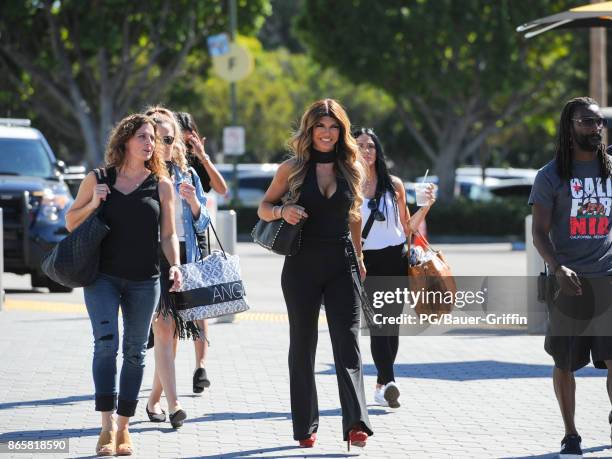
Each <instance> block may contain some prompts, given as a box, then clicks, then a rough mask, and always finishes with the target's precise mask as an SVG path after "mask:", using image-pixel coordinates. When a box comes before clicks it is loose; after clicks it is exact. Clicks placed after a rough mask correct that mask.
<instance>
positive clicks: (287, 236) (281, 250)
mask: <svg viewBox="0 0 612 459" xmlns="http://www.w3.org/2000/svg"><path fill="white" fill-rule="evenodd" d="M304 222H305V219H302V220H300V221H299V222H298V223H296V224H295V225H292V224H291V223H287V222H286V221H285V219H283V218H280V219H278V220H272V221H271V222H267V221H265V220H261V219H260V220H259V221H258V222H257V224H256V225H255V227H254V228H253V231H251V236H252V237H253V241H255V242H256V243H257V244H259V245H260V246H262V247H263V248H265V249H268V250H270V251H272V252H274V253H276V254H278V255H285V256H288V257H290V256H293V255H296V254H297V253H298V252H299V251H300V246H301V244H302V226H304Z"/></svg>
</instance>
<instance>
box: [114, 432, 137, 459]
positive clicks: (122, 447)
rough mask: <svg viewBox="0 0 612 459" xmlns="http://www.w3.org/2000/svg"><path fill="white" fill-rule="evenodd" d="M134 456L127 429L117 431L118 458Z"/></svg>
mask: <svg viewBox="0 0 612 459" xmlns="http://www.w3.org/2000/svg"><path fill="white" fill-rule="evenodd" d="M132 454H134V447H133V446H132V439H131V438H130V432H128V430H127V429H124V430H118V431H117V456H131V455H132Z"/></svg>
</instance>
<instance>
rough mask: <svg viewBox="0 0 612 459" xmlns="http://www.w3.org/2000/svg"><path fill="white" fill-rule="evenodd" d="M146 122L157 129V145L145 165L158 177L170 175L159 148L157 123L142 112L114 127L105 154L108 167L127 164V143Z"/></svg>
mask: <svg viewBox="0 0 612 459" xmlns="http://www.w3.org/2000/svg"><path fill="white" fill-rule="evenodd" d="M146 123H148V124H150V125H151V126H153V130H154V131H155V145H154V147H153V154H152V155H151V159H149V160H147V161H145V167H146V168H147V169H149V170H150V171H151V172H152V173H153V174H155V175H156V176H157V177H167V176H168V171H167V170H166V166H165V164H164V161H163V159H162V157H161V152H160V150H159V147H160V145H161V142H160V140H159V135H158V133H157V125H156V124H155V121H153V120H152V119H151V118H149V117H148V116H146V115H143V114H142V113H136V114H133V115H129V116H127V117H125V118H123V119H122V120H121V121H119V122H118V123H117V125H116V126H115V127H114V128H113V130H112V132H111V134H110V137H109V139H108V144H107V146H106V152H105V154H104V162H105V163H106V167H115V168H116V169H120V168H121V167H122V166H123V165H124V164H125V161H126V150H125V145H126V144H127V142H128V141H129V140H130V139H131V138H132V137H134V135H136V131H138V129H140V128H141V127H142V126H143V125H144V124H146Z"/></svg>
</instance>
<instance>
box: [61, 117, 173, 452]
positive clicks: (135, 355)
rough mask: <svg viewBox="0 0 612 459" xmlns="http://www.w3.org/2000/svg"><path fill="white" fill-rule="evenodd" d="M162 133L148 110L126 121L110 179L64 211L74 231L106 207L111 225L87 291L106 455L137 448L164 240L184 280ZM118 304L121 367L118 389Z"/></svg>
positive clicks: (115, 142) (87, 184)
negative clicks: (134, 426)
mask: <svg viewBox="0 0 612 459" xmlns="http://www.w3.org/2000/svg"><path fill="white" fill-rule="evenodd" d="M156 134H157V130H156V126H155V123H154V122H153V121H152V120H151V119H150V118H148V117H147V116H145V115H140V114H137V115H131V116H128V117H127V118H125V119H123V120H122V121H120V122H119V124H118V125H117V126H116V127H115V129H114V130H113V132H112V133H111V136H110V140H109V144H108V147H107V150H106V165H107V168H106V169H104V170H101V171H99V172H100V173H101V174H102V173H103V174H104V175H106V176H107V181H106V183H103V184H96V178H95V176H94V173H93V172H91V173H89V174H88V175H87V177H86V178H85V180H83V183H81V186H80V188H79V192H78V194H77V197H76V199H75V201H74V204H73V205H72V208H71V209H70V210H69V211H68V213H67V215H66V226H67V228H68V229H69V230H70V231H72V230H74V228H76V227H78V226H79V225H80V224H81V223H82V222H83V221H84V220H85V219H86V218H88V217H89V216H90V215H91V214H92V213H93V212H95V211H97V210H98V208H99V207H100V205H102V206H103V207H102V209H101V211H100V215H101V217H102V218H103V219H104V220H105V222H106V223H107V225H108V226H109V227H110V232H109V235H108V236H107V237H106V239H105V240H104V241H103V242H102V245H101V254H100V268H99V275H98V277H97V278H96V280H95V281H94V282H93V283H92V284H91V285H89V286H87V287H85V289H84V293H85V305H86V306H87V312H88V314H89V318H90V321H91V326H92V330H93V336H94V355H93V365H92V369H93V378H94V385H95V391H96V394H95V407H96V411H100V412H101V414H102V430H101V432H100V436H99V438H98V443H97V445H96V454H97V455H102V456H109V455H114V454H118V455H130V454H132V453H133V446H132V442H131V440H130V435H129V431H128V422H129V418H130V417H131V416H133V415H134V412H135V410H136V405H137V403H138V392H139V391H140V385H141V382H142V375H143V370H144V357H145V353H146V345H147V339H148V333H149V327H150V324H151V317H152V315H153V311H154V310H155V307H156V306H157V302H158V299H159V294H160V288H159V258H158V247H159V246H160V245H161V249H162V250H163V252H164V253H165V255H166V257H167V258H168V260H171V263H172V265H173V266H172V267H171V268H170V277H171V278H172V289H173V290H176V289H178V288H180V284H181V274H180V271H179V270H178V264H179V249H178V241H177V238H176V233H175V229H174V201H173V200H174V197H173V190H172V184H171V183H170V181H169V180H168V173H167V171H166V169H165V166H164V164H163V162H162V160H161V158H160V155H159V152H158V151H156V146H157V147H158V146H159V144H158V138H157V135H156ZM158 235H159V239H158ZM160 242H161V244H160ZM119 308H121V311H122V316H123V365H122V367H121V375H120V383H119V390H118V391H117V388H116V373H117V361H116V360H117V352H118V350H119V326H118V312H119ZM115 410H116V411H117V415H118V416H117V420H116V421H115V419H114V417H113V413H114V412H115Z"/></svg>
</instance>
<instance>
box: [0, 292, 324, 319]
mask: <svg viewBox="0 0 612 459" xmlns="http://www.w3.org/2000/svg"><path fill="white" fill-rule="evenodd" d="M3 309H5V310H7V311H35V312H73V313H82V314H86V313H87V309H86V308H85V304H83V303H54V302H51V301H32V300H15V299H12V298H7V300H6V301H5V302H4V307H3ZM236 319H237V321H241V320H251V321H260V322H288V321H289V319H288V317H287V313H286V312H255V311H247V312H243V313H241V314H237V315H236ZM326 323H327V319H326V318H325V314H321V315H320V316H319V324H326Z"/></svg>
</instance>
